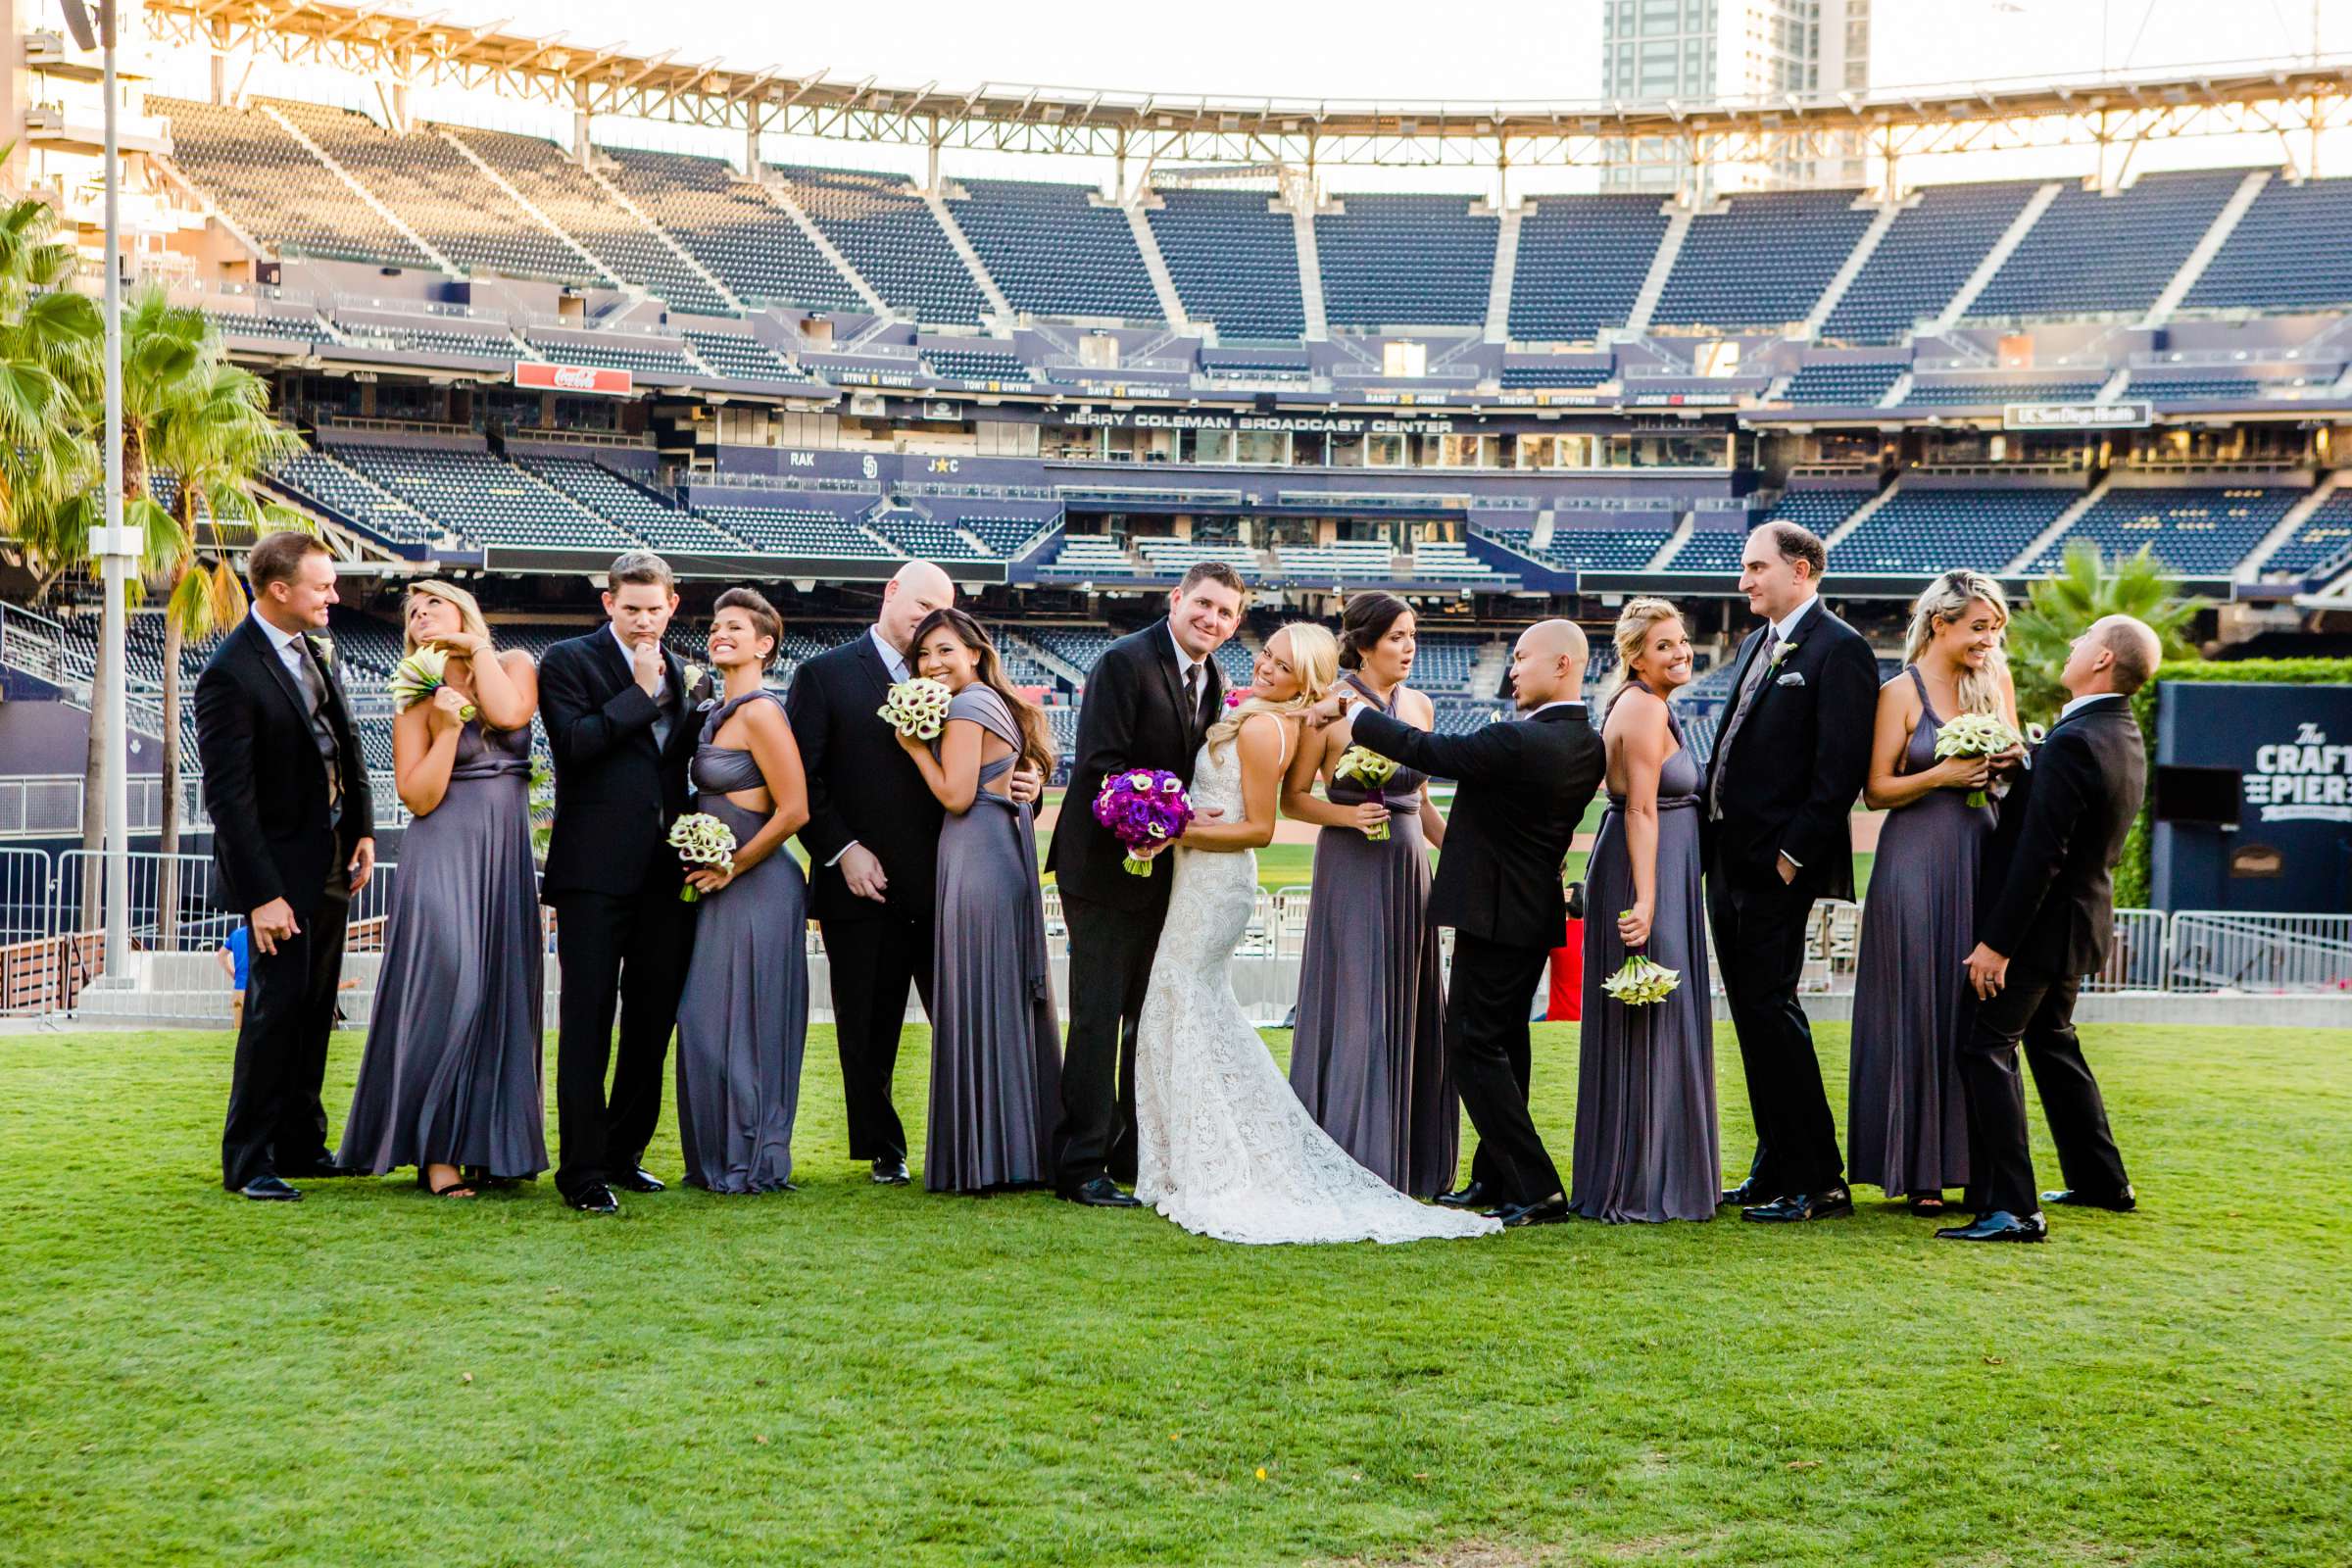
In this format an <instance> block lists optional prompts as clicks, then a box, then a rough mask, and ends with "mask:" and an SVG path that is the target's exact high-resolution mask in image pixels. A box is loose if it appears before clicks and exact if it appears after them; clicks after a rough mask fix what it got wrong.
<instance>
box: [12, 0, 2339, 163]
mask: <svg viewBox="0 0 2352 1568" xmlns="http://www.w3.org/2000/svg"><path fill="white" fill-rule="evenodd" d="M46 3H47V4H48V5H49V6H50V7H54V5H55V4H56V0H46ZM1602 3H1603V0H1482V3H1480V4H1478V5H1477V6H1476V7H1475V8H1464V7H1461V6H1460V4H1459V0H1455V4H1453V5H1444V4H1441V5H1435V6H1433V5H1432V4H1430V3H1429V0H1410V3H1404V0H1346V3H1336V0H1272V3H1268V4H1259V5H1257V6H1254V7H1251V8H1247V9H1245V8H1241V7H1224V6H1218V7H1198V8H1183V7H1155V6H1128V7H1119V8H1111V7H1086V8H1076V7H1072V8H1064V7H1061V6H1054V7H1052V8H1049V7H1046V6H1043V5H1039V4H1036V3H1034V0H1029V3H1023V0H1013V3H1012V4H1010V5H976V4H973V3H972V0H953V3H949V0H889V3H888V4H887V5H875V4H871V3H867V4H860V5H835V6H792V7H783V6H774V7H751V6H742V5H733V6H698V7H687V8H683V9H679V10H674V11H673V10H670V9H668V8H666V7H650V8H649V7H648V6H646V5H645V4H643V0H626V3H620V0H476V3H470V4H467V5H465V6H462V7H452V8H451V9H450V13H449V15H450V17H451V20H453V21H481V22H487V21H491V20H493V19H495V18H497V17H500V16H505V17H509V18H511V19H512V21H511V22H510V23H509V25H508V30H513V31H520V32H534V33H543V34H556V33H561V34H564V36H565V38H566V40H567V41H568V42H570V43H572V44H574V45H604V44H611V43H615V42H620V43H626V44H628V45H631V46H633V47H634V48H635V49H636V50H639V51H642V52H646V53H660V52H661V51H663V50H675V51H676V57H677V58H678V59H679V60H681V61H694V62H699V61H703V60H712V59H715V60H718V61H722V62H724V63H725V64H727V65H729V66H730V67H733V68H735V69H737V70H756V69H761V68H766V67H771V66H773V67H780V68H782V69H784V70H785V71H786V72H788V73H813V72H814V71H816V70H817V69H819V68H828V69H829V70H830V73H831V77H832V79H834V80H843V79H847V80H852V81H856V80H862V79H864V78H866V77H868V76H871V77H873V78H875V80H876V83H877V84H878V85H898V86H905V87H919V86H922V85H924V84H926V83H932V82H936V83H938V84H939V85H940V86H941V87H943V88H953V87H970V86H977V85H979V84H981V83H983V82H994V83H1001V84H1002V83H1021V84H1043V85H1054V86H1085V87H1088V88H1112V89H1122V90H1129V91H1139V92H1141V91H1150V92H1155V93H1161V94H1166V95H1199V94H1207V95H1209V96H1212V97H1233V98H1249V97H1252V96H1260V97H1262V96H1267V95H1272V96H1278V97H1293V98H1299V97H1306V98H1351V99H1365V98H1373V99H1387V100H1397V99H1418V100H1427V99H1431V98H1449V99H1465V100H1475V101H1493V100H1505V101H1508V100H1543V101H1555V102H1556V101H1560V100H1568V101H1581V100H1592V99H1595V98H1597V97H1598V95H1599V91H1600V66H1599V40H1600V13H1601V6H1602ZM437 4H438V0H436V5H435V6H434V7H420V9H436V8H437ZM1465 17H1467V18H1468V19H1469V20H1464V19H1465ZM2315 21H2316V30H2317V38H2318V43H2319V46H2320V48H2321V50H2322V51H2323V52H2325V53H2328V54H2338V53H2341V54H2352V0H2318V3H2317V4H2316V5H2315V3H2314V0H2221V3H2216V0H1877V3H1876V5H1875V7H1874V10H1873V49H1872V81H1873V87H1874V91H1884V90H1886V89H1887V88H1890V87H1895V86H1902V85H1915V84H1925V83H1949V82H1956V81H1966V80H2033V79H2042V80H2047V79H2054V78H2060V77H2063V78H2067V79H2085V78H2089V77H2093V76H2096V75H2098V74H2099V73H2101V72H2102V71H2105V70H2110V69H2127V68H2128V69H2131V70H2133V71H2145V70H2149V69H2154V68H2164V67H2181V68H2194V67H2207V68H2211V67H2216V66H2220V65H2223V64H2225V63H2229V62H2242V61H2247V60H2251V59H2261V60H2266V61H2275V60H2279V59H2284V58H2294V57H2302V58H2309V56H2310V55H2311V53H2312V50H2313V45H2314V37H2315ZM186 64H187V65H189V66H195V65H198V64H200V63H199V62H195V61H189V62H186ZM199 79H200V78H199ZM254 85H255V86H256V87H257V88H261V89H263V90H278V89H273V88H271V87H270V84H269V83H268V82H267V80H266V77H265V76H264V74H263V73H256V75H255V77H254ZM286 85H292V84H291V83H287V84H286ZM187 86H188V84H187V83H185V82H183V83H181V87H182V90H186V88H187ZM312 95H314V96H319V97H329V96H333V93H332V91H331V90H330V89H325V88H320V89H318V90H316V91H315V92H314V93H313V94H312ZM341 101H345V102H350V103H353V104H359V103H362V102H364V101H365V100H363V99H362V98H360V97H358V96H357V95H355V94H354V93H353V92H352V91H351V89H350V87H349V86H348V85H346V86H344V87H343V88H342V90H341ZM419 107H420V109H421V112H423V113H426V114H438V115H442V116H444V117H445V118H449V119H464V120H471V121H473V122H475V123H494V124H499V125H502V126H508V127H511V128H515V129H532V130H538V131H541V132H548V133H560V134H564V135H568V123H567V120H566V121H565V123H563V124H562V125H558V124H556V123H553V122H551V121H550V120H549V119H548V118H547V117H546V116H544V115H543V114H540V113H537V112H534V111H531V110H529V109H527V108H525V107H523V106H516V105H507V104H492V105H488V106H484V105H482V104H481V103H480V102H479V101H478V100H477V101H474V102H470V103H468V104H466V108H465V111H464V112H461V111H460V110H459V109H458V108H457V107H456V106H454V105H451V104H448V103H446V102H440V101H434V102H429V103H428V102H425V101H423V100H421V99H420V101H419ZM597 134H598V136H599V138H600V139H602V140H608V141H618V142H632V143H636V144H640V145H655V146H664V147H673V148H677V149H679V150H695V151H707V152H712V153H718V154H723V155H734V154H736V153H738V152H739V151H740V149H741V138H740V137H739V136H725V135H718V134H713V133H709V132H696V131H692V130H688V129H685V128H683V127H671V126H648V125H641V124H631V123H620V122H600V123H599V126H598V132H597ZM768 154H769V156H770V157H771V158H774V159H777V160H779V161H794V160H800V161H807V162H811V163H833V164H841V165H849V166H854V167H860V168H889V169H901V170H905V171H907V172H920V170H921V168H922V154H921V152H920V151H919V150H917V149H899V148H891V147H885V146H875V145H853V144H844V143H840V142H804V141H798V140H791V139H786V138H781V137H777V138H771V139H770V144H769V147H768ZM945 156H946V168H947V171H948V172H949V173H950V174H951V175H953V174H955V173H957V172H963V173H971V174H1000V175H1002V174H1015V175H1025V176H1027V177H1031V178H1069V179H1081V180H1084V179H1094V180H1099V181H1103V180H1107V179H1108V177H1109V171H1108V169H1107V168H1105V167H1103V166H1101V165H1095V164H1089V163H1085V162H1078V161H1069V160H1060V159H1045V158H1038V157H1033V156H1023V155H1018V154H997V155H992V154H985V153H977V152H973V153H951V154H948V155H945ZM2280 157H2281V149H2280V147H2279V144H2278V140H2277V139H2276V138H2270V139H2268V140H2266V141H2261V142H2234V141H2233V142H2224V141H2221V140H2220V139H2211V138H2196V139H2188V138H2183V139H2180V140H2179V141H2176V142H2174V143H2172V144H2170V145H2167V146H2162V147H2150V148H2147V149H2144V150H2143V152H2142V154H2141V155H2140V157H2139V159H2138V160H2136V161H2135V165H2134V167H2135V168H2137V169H2142V170H2144V169H2154V168H2177V167H2190V166H2197V165H2204V166H2214V165H2227V164H2245V163H2274V164H2275V163H2277V162H2278V160H2279V158H2280ZM2322 161H2323V163H2324V164H2331V165H2333V166H2334V167H2332V168H2329V169H2326V170H2324V171H2323V172H2352V140H2348V142H2347V145H2346V146H2345V148H2344V150H2343V151H2341V152H2338V151H2337V150H2336V146H2335V144H2334V143H2332V142H2330V143H2326V144H2324V145H2323V153H2322ZM1939 165H1940V166H1941V167H1937V168H1936V170H1935V171H1934V172H1933V173H1932V174H1929V175H1928V176H1927V177H1933V178H1937V179H1943V178H1952V179H1963V178H1985V177H1995V176H2007V175H2018V174H2029V173H2032V174H2053V175H2054V174H2058V173H2063V172H2083V170H2084V169H2085V168H2086V167H2087V166H2086V165H2085V164H2084V163H2083V155H2082V153H2081V152H2080V151H2079V150H2067V151H2061V152H2043V153H2039V154H2033V155H2017V156H2012V157H2005V158H2000V159H1982V160H1978V159H1972V160H1966V161H1961V160H1942V161H1939ZM1491 177H1492V176H1491V175H1487V174H1485V173H1483V172H1479V171H1474V170H1449V171H1434V170H1432V171H1420V170H1405V171H1376V170H1333V171H1331V172H1329V174H1328V176H1327V183H1330V184H1332V185H1334V186H1335V187H1337V188H1342V189H1348V188H1352V189H1382V188H1387V189H1399V188H1413V189H1456V188H1463V189H1479V188H1482V187H1483V186H1484V185H1486V184H1488V183H1491ZM1523 183H1526V186H1527V188H1530V189H1539V188H1550V189H1572V188H1577V186H1579V185H1580V184H1589V183H1590V180H1589V178H1580V177H1579V176H1577V175H1575V174H1572V173H1570V172H1566V171H1561V172H1551V173H1548V174H1538V173H1536V172H1529V173H1528V174H1527V175H1526V176H1524V178H1523Z"/></svg>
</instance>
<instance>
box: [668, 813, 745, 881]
mask: <svg viewBox="0 0 2352 1568" xmlns="http://www.w3.org/2000/svg"><path fill="white" fill-rule="evenodd" d="M669 845H670V848H671V849H674V850H676V851H677V852H678V858H679V859H680V860H682V861H684V862H685V863H686V864H687V865H689V866H697V865H715V866H717V867H719V868H720V869H721V870H724V871H732V870H734V869H735V830H734V829H733V828H731V827H729V826H727V824H726V823H724V822H721V821H720V820H719V819H718V818H717V817H715V816H712V815H711V813H710V812H709V811H689V812H687V813H686V814H685V815H684V816H681V817H679V818H678V819H677V820H676V821H675V822H672V823H670V824H669ZM702 896H703V895H702V893H701V892H700V891H699V890H698V889H696V888H695V887H694V885H693V884H691V883H689V884H688V885H686V886H685V887H682V888H680V889H678V900H679V902H680V903H683V904H692V903H694V902H695V900H697V899H699V898H701V897H702Z"/></svg>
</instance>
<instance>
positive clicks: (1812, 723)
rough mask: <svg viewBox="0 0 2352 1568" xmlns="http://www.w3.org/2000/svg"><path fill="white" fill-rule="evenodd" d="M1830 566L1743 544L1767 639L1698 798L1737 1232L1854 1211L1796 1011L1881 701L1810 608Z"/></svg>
mask: <svg viewBox="0 0 2352 1568" xmlns="http://www.w3.org/2000/svg"><path fill="white" fill-rule="evenodd" d="M1828 564H1829V555H1828V552H1827V551H1825V550H1824V549H1823V548H1822V543H1821V541H1820V540H1819V539H1817V538H1815V537H1814V536H1813V535H1812V534H1810V533H1808V532H1807V531H1806V530H1804V529H1802V528H1799V527H1797V526H1796V525H1795V524H1794V523H1788V522H1768V523H1765V524H1763V525H1762V526H1760V527H1758V528H1756V529H1754V530H1752V531H1751V532H1750V533H1749V534H1748V536H1747V544H1746V548H1745V550H1744V551H1743V552H1742V554H1741V556H1740V592H1741V593H1743V594H1745V595H1746V596H1747V607H1748V609H1749V610H1751V611H1753V612H1754V613H1756V614H1759V615H1761V616H1763V617H1764V620H1765V624H1763V625H1761V626H1758V627H1757V628H1756V629H1755V630H1754V631H1752V632H1750V633H1748V635H1747V639H1746V640H1745V641H1744V642H1742V643H1741V644H1740V653H1739V657H1738V658H1737V659H1736V660H1735V661H1734V662H1733V665H1732V699H1731V704H1730V706H1729V708H1728V709H1727V711H1726V712H1725V714H1724V718H1723V725H1722V728H1721V729H1720V730H1719V731H1718V732H1717V735H1716V738H1715V749H1714V752H1713V753H1712V754H1711V755H1710V756H1709V757H1708V759H1707V775H1706V786H1705V792H1704V795H1703V796H1702V802H1703V804H1704V806H1705V808H1706V809H1705V812H1704V814H1703V815H1702V816H1701V818H1700V823H1701V836H1702V839H1703V842H1704V844H1705V850H1706V869H1707V919H1708V923H1709V924H1710V925H1711V926H1712V927H1713V928H1714V935H1715V958H1716V962H1717V964H1718V965H1719V966H1720V969H1721V972H1722V975H1723V990H1724V996H1725V998H1726V1000H1728V1001H1729V1002H1730V1004H1731V1009H1732V1023H1733V1026H1734V1027H1735V1028H1737V1029H1738V1030H1739V1033H1740V1066H1741V1068H1742V1069H1743V1070H1744V1072H1745V1073H1746V1076H1747V1103H1748V1108H1749V1109H1750V1111H1751V1112H1752V1113H1753V1114H1754V1117H1755V1123H1756V1157H1755V1160H1754V1162H1753V1163H1752V1164H1751V1165H1750V1166H1749V1167H1748V1173H1747V1180H1745V1181H1743V1182H1741V1183H1740V1185H1739V1186H1737V1187H1735V1188H1733V1189H1732V1190H1731V1191H1729V1192H1727V1193H1725V1194H1724V1195H1723V1201H1725V1202H1726V1203H1738V1204H1740V1205H1741V1209H1740V1218H1742V1219H1752V1220H1765V1221H1783V1222H1789V1221H1803V1220H1812V1219H1821V1218H1825V1217H1827V1216H1829V1215H1834V1214H1850V1213H1852V1212H1853V1209H1854V1201H1853V1198H1852V1196H1851V1195H1850V1194H1849V1193H1848V1192H1847V1191H1846V1186H1845V1175H1844V1171H1845V1159H1844V1156H1843V1155H1842V1154H1840V1153H1839V1152H1838V1123H1837V1121H1836V1119H1835V1118H1834V1117H1832V1116H1831V1114H1830V1099H1829V1096H1828V1094H1827V1093H1826V1092H1824V1090H1823V1088H1822V1084H1821V1062H1820V1059H1819V1058H1818V1057H1816V1056H1815V1055H1814V1054H1813V1031H1812V1027H1811V1025H1810V1024H1809V1023H1808V1022H1807V1021H1806V1018H1805V1009H1804V1008H1803V1007H1801V1006H1799V1005H1797V1001H1796V986H1797V981H1798V980H1799V979H1800V978H1801V977H1802V975H1803V973H1804V966H1805V928H1806V925H1807V923H1808V922H1809V921H1810V920H1811V918H1812V914H1813V901H1814V900H1816V899H1851V898H1852V897H1853V896H1854V841H1853V829H1852V827H1851V825H1850V824H1851V816H1852V812H1853V809H1854V799H1855V797H1857V796H1859V795H1860V794H1861V793H1862V781H1863V777H1864V775H1865V774H1867V773H1868V772H1869V770H1870V736H1871V725H1872V723H1873V721H1874V718H1875V715H1876V713H1877V711H1878V701H1879V663H1878V660H1877V659H1876V658H1875V657H1873V655H1872V654H1871V651H1870V644H1869V643H1867V642H1865V641H1864V640H1863V638H1862V634H1861V633H1860V632H1857V631H1855V630H1854V629H1853V627H1851V626H1848V625H1847V624H1846V623H1845V622H1844V621H1842V620H1839V619H1838V617H1837V616H1836V615H1834V614H1832V613H1830V607H1829V606H1827V605H1825V604H1823V603H1822V602H1821V596H1820V584H1821V574H1822V570H1823V568H1824V567H1825V566H1826V565H1828Z"/></svg>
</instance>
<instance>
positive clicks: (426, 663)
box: [384, 648, 477, 720]
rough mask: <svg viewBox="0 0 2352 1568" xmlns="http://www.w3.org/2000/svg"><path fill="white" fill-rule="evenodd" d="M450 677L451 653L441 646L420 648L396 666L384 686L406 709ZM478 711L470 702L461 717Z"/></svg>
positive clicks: (469, 716)
mask: <svg viewBox="0 0 2352 1568" xmlns="http://www.w3.org/2000/svg"><path fill="white" fill-rule="evenodd" d="M448 678H449V655H447V654H445V653H443V652H442V651H441V650H440V649H438V648H419V649H417V651H416V652H415V653H413V654H411V655H409V657H408V658H406V659H404V660H402V661H401V662H399V663H398V664H396V665H394V666H393V669H392V678H391V679H390V680H388V681H386V682H384V688H385V690H387V691H389V692H390V693H391V694H392V705H393V706H394V707H395V708H397V709H399V710H401V711H404V712H405V711H408V710H409V709H412V708H414V707H416V706H417V704H418V703H421V702H423V701H424V700H425V699H426V698H428V697H430V696H432V695H433V693H435V692H437V691H439V690H440V689H441V688H442V686H443V685H445V684H446V683H447V681H448ZM476 711H477V710H476V709H475V708H474V706H473V705H472V704H471V703H467V704H466V706H465V707H464V708H461V709H459V710H458V717H459V718H460V719H461V720H467V719H471V718H472V717H473V715H474V713H475V712H476Z"/></svg>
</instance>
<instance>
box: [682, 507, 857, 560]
mask: <svg viewBox="0 0 2352 1568" xmlns="http://www.w3.org/2000/svg"><path fill="white" fill-rule="evenodd" d="M694 510H695V512H696V513H697V514H698V515H701V516H703V517H706V518H708V519H709V520H711V522H714V523H716V524H717V525H718V526H719V527H721V528H724V529H725V530H726V531H727V532H729V533H731V534H733V535H734V536H735V537H736V538H738V539H741V540H743V541H744V542H745V543H746V544H748V545H751V546H752V547H753V548H754V549H756V550H761V551H765V552H767V553H768V554H770V555H778V556H858V557H866V556H871V557H879V558H881V559H883V560H888V559H890V557H891V555H892V553H893V552H892V551H891V550H890V549H889V548H888V547H887V546H885V545H884V544H882V542H881V541H880V540H878V539H876V538H874V536H873V535H871V534H869V533H867V532H866V531H865V530H864V529H862V528H860V527H858V524H857V523H855V522H853V521H851V520H850V519H849V518H847V517H844V516H843V515H841V514H839V513H837V512H824V511H819V510H817V509H815V508H812V507H765V506H757V505H736V504H732V503H719V504H710V503H704V504H700V505H697V506H696V507H695V509H694Z"/></svg>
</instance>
